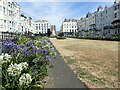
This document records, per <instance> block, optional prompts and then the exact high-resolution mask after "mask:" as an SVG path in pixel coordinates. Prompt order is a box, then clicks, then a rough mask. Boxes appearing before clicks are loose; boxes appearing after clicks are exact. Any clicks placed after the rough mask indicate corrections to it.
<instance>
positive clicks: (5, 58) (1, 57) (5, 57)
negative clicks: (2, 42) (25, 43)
mask: <svg viewBox="0 0 120 90" xmlns="http://www.w3.org/2000/svg"><path fill="white" fill-rule="evenodd" d="M11 58H12V57H11V55H8V54H7V53H6V54H4V53H2V54H1V55H0V64H3V63H7V62H10V59H11Z"/></svg>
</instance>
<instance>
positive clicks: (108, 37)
mask: <svg viewBox="0 0 120 90" xmlns="http://www.w3.org/2000/svg"><path fill="white" fill-rule="evenodd" d="M77 38H78V39H93V40H110V41H120V36H119V35H115V34H113V35H110V34H108V35H96V36H95V35H84V36H81V37H77Z"/></svg>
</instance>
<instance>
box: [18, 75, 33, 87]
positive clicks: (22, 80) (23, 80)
mask: <svg viewBox="0 0 120 90" xmlns="http://www.w3.org/2000/svg"><path fill="white" fill-rule="evenodd" d="M31 82H32V78H31V76H30V74H28V73H27V74H23V75H22V76H21V77H20V78H19V84H20V85H28V84H30V83H31Z"/></svg>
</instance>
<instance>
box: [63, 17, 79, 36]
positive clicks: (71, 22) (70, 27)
mask: <svg viewBox="0 0 120 90" xmlns="http://www.w3.org/2000/svg"><path fill="white" fill-rule="evenodd" d="M77 22H78V20H76V19H65V20H64V21H63V23H62V32H64V33H65V34H66V35H67V34H68V35H69V34H74V33H76V32H77V29H78V27H77V26H78V25H77Z"/></svg>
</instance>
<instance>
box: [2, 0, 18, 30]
mask: <svg viewBox="0 0 120 90" xmlns="http://www.w3.org/2000/svg"><path fill="white" fill-rule="evenodd" d="M19 15H20V7H19V6H18V5H17V3H15V2H13V0H9V1H8V0H0V31H4V32H6V31H8V32H17V31H18V30H19V20H20V16H19Z"/></svg>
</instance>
